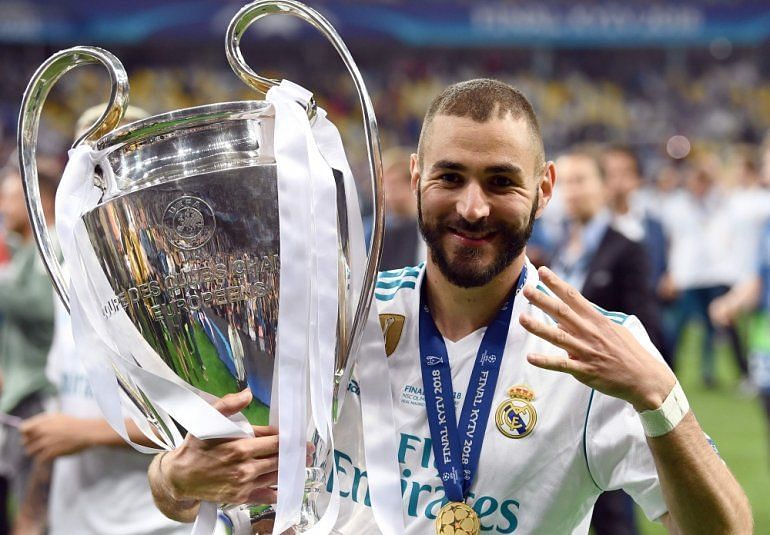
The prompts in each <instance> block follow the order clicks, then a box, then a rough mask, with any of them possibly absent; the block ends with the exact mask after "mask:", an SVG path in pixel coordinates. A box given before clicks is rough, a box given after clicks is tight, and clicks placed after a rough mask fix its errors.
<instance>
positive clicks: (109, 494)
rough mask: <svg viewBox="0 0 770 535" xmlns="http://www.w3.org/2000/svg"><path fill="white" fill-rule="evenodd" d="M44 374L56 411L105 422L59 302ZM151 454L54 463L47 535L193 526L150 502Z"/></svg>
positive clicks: (163, 534)
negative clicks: (55, 392)
mask: <svg viewBox="0 0 770 535" xmlns="http://www.w3.org/2000/svg"><path fill="white" fill-rule="evenodd" d="M46 371H47V374H48V376H49V380H50V381H51V382H52V383H53V384H54V385H56V387H57V389H58V396H57V398H58V402H59V410H60V411H61V412H62V413H64V414H68V415H70V416H74V417H77V418H103V416H102V414H101V412H100V410H99V406H98V405H97V403H96V400H95V399H94V397H93V394H92V392H91V388H90V386H89V382H88V379H87V377H86V373H85V370H84V369H83V366H82V364H81V363H80V360H79V358H78V355H77V350H76V348H75V342H74V340H73V338H72V329H71V328H70V323H69V316H68V315H67V313H66V311H65V310H64V308H63V307H62V306H61V304H58V303H57V316H56V331H55V333H54V343H53V345H52V346H51V352H50V354H49V357H48V367H47V370H46ZM150 461H152V456H151V455H144V454H142V453H139V452H137V451H135V450H133V449H131V448H129V447H104V446H100V447H94V448H89V449H87V450H84V451H82V452H80V453H77V454H74V455H67V456H64V457H59V458H58V459H56V461H55V462H54V465H53V475H52V480H51V495H50V499H49V506H48V517H49V522H48V525H49V526H50V527H49V534H50V535H59V534H60V535H71V534H73V533H78V534H81V535H104V534H106V533H109V534H110V535H145V534H153V535H182V534H185V533H190V532H191V531H192V526H191V525H189V524H188V525H185V524H180V523H178V522H174V521H172V520H169V519H168V518H166V517H165V516H163V514H162V513H161V512H160V511H158V509H157V508H156V507H155V504H154V503H153V501H152V495H151V494H150V487H149V483H148V481H147V468H148V467H149V464H150Z"/></svg>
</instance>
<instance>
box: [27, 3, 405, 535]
mask: <svg viewBox="0 0 770 535" xmlns="http://www.w3.org/2000/svg"><path fill="white" fill-rule="evenodd" d="M274 13H283V14H289V15H293V16H297V17H299V18H301V19H303V20H305V21H307V22H309V23H310V24H311V25H313V26H314V27H315V28H316V29H318V30H319V31H320V32H321V33H322V34H324V35H325V36H326V37H327V38H328V39H329V40H330V41H331V42H332V44H333V45H334V47H335V49H336V50H337V51H338V53H339V54H340V56H341V57H342V60H343V62H344V63H345V66H346V67H347V69H348V71H349V73H350V74H351V76H352V78H353V81H354V83H355V86H356V89H357V91H358V95H359V99H360V104H361V107H362V112H363V117H364V132H365V137H366V141H367V149H368V155H369V165H370V173H371V178H372V190H373V197H374V199H373V201H374V207H375V225H374V237H373V240H372V246H371V250H370V253H369V258H368V260H367V258H366V254H365V248H364V245H363V230H362V224H361V217H360V212H359V208H358V200H357V197H356V190H355V182H354V180H353V177H352V174H351V172H350V169H349V167H348V164H347V162H346V160H345V155H344V150H343V148H342V144H341V141H340V139H339V134H338V133H337V131H336V128H335V127H334V126H333V125H332V124H331V123H330V122H329V121H328V120H327V119H326V116H325V112H324V111H323V110H321V109H319V108H317V107H316V104H315V101H314V99H313V98H312V94H311V93H310V92H308V91H306V90H304V89H303V88H301V87H299V86H297V85H295V84H292V83H291V82H286V81H284V82H281V83H279V82H277V81H275V80H270V79H267V78H264V77H262V76H259V75H258V74H256V73H255V72H254V71H252V69H250V68H249V66H248V65H247V64H246V62H245V61H244V59H243V56H242V55H241V52H240V48H239V43H240V39H241V37H242V35H243V33H244V32H245V30H246V29H247V28H248V27H249V25H250V24H252V23H253V22H254V21H256V20H258V19H260V18H263V17H265V16H267V15H270V14H274ZM226 51H227V58H228V61H229V62H230V65H231V67H232V68H233V70H234V71H235V73H236V74H237V75H238V76H239V77H240V78H241V80H243V81H244V82H245V83H246V84H248V85H249V86H251V87H252V88H254V89H256V90H257V91H260V92H263V93H266V94H267V99H266V101H245V102H228V103H219V104H210V105H206V106H200V107H196V108H189V109H183V110H176V111H172V112H169V113H164V114H161V115H156V116H153V117H150V118H147V119H143V120H141V121H137V122H134V123H131V124H128V125H126V126H122V127H120V128H116V126H117V125H118V124H119V123H120V121H121V118H122V116H123V113H124V110H125V107H126V106H127V104H128V92H129V88H128V77H127V75H126V72H125V70H124V69H123V66H122V65H121V63H120V62H119V60H118V59H117V58H116V57H115V56H113V55H112V54H110V53H109V52H107V51H105V50H102V49H99V48H95V47H75V48H71V49H68V50H63V51H61V52H58V53H56V54H54V55H53V56H51V57H50V58H49V59H48V60H47V61H46V62H45V63H43V65H41V67H40V68H39V69H38V70H37V72H36V73H35V74H34V75H33V77H32V80H31V81H30V83H29V86H28V88H27V91H26V93H25V95H24V100H23V102H22V110H21V114H20V118H19V154H20V159H21V169H22V172H23V178H24V183H25V189H26V193H27V203H28V207H29V210H30V215H31V218H32V222H33V227H34V230H35V235H36V238H37V241H38V244H39V247H40V250H41V253H42V255H43V258H44V260H45V263H46V265H47V267H48V270H49V272H50V274H51V278H52V279H53V281H54V285H55V287H56V289H57V291H58V293H59V295H60V297H61V298H62V300H63V302H64V303H65V305H67V306H68V308H69V309H70V311H71V315H72V320H73V331H74V335H75V338H76V340H77V341H78V343H79V345H81V347H84V348H86V349H85V350H84V352H83V358H84V360H85V364H86V368H87V370H88V372H89V377H90V380H91V383H92V387H93V389H94V392H95V395H96V398H97V401H98V402H99V404H100V406H101V408H102V410H103V412H104V413H105V417H106V418H107V420H108V421H109V422H110V423H111V424H112V425H113V427H114V428H115V429H116V431H118V432H119V433H121V434H122V435H123V436H124V438H127V434H126V430H125V425H124V417H125V416H133V417H134V419H135V421H136V422H137V423H138V424H139V426H140V428H141V429H142V430H143V431H144V432H145V434H147V436H148V437H149V438H150V439H152V440H153V441H154V442H155V443H156V444H158V446H159V447H160V448H161V449H170V448H174V447H176V446H179V444H180V443H181V441H182V433H180V428H181V429H182V430H184V431H186V432H189V433H191V434H192V435H194V436H195V437H197V438H199V439H209V438H244V437H248V436H251V435H253V431H252V428H251V425H267V424H268V423H272V424H274V425H277V426H278V429H279V434H280V437H281V439H280V449H279V459H280V464H279V472H278V489H279V492H278V503H277V507H276V509H275V510H273V508H272V507H271V506H269V505H259V504H250V505H249V506H248V507H247V508H246V509H244V508H243V507H239V506H237V505H235V506H229V507H227V508H225V509H224V511H225V514H226V516H227V515H229V518H230V520H231V521H232V522H233V523H235V524H236V527H235V528H233V529H234V531H238V528H237V524H238V522H240V520H238V517H239V515H240V518H242V517H243V513H242V511H244V510H247V511H248V513H249V517H250V521H252V522H256V521H259V520H260V519H263V518H265V517H267V516H270V515H275V516H276V521H275V528H274V533H280V532H283V531H285V530H287V529H289V528H293V529H294V530H295V531H297V532H312V533H327V532H329V531H330V530H331V529H332V526H333V525H334V521H335V515H336V510H337V506H336V505H334V502H335V499H338V497H337V493H336V492H332V496H331V498H330V505H329V507H328V508H327V511H328V514H325V515H323V517H322V518H320V519H319V515H318V512H317V511H316V501H315V500H316V497H317V495H318V493H319V491H320V490H321V488H322V487H323V486H324V485H325V484H326V475H327V466H326V464H327V463H326V460H327V457H328V454H329V450H330V447H331V446H332V444H333V435H332V427H333V424H334V421H335V418H336V415H337V414H338V413H339V408H340V406H341V404H342V402H343V396H344V393H345V391H346V389H347V388H346V387H347V382H346V381H347V378H348V377H349V374H350V372H351V367H352V365H353V362H354V358H353V356H354V355H355V354H356V349H357V347H358V346H359V345H360V344H361V340H362V337H368V339H369V340H370V342H371V341H372V338H373V337H378V336H379V333H378V332H377V331H378V328H377V327H376V325H377V319H376V314H374V315H372V314H370V303H371V297H372V293H373V288H374V282H375V276H376V272H377V266H378V262H379V256H380V250H381V245H382V227H383V211H382V210H383V206H382V188H381V163H380V149H379V141H378V137H377V126H376V122H375V118H374V113H373V110H372V105H371V102H370V100H369V97H368V95H367V93H366V89H365V86H364V82H363V80H362V78H361V75H360V73H359V71H358V69H357V67H356V65H355V63H354V62H353V60H352V58H351V56H350V53H349V52H348V50H347V48H346V47H345V45H344V43H343V42H342V41H341V39H340V37H339V36H338V35H337V33H336V32H335V30H334V29H333V28H332V27H331V25H330V24H329V23H328V21H326V19H324V18H323V17H322V16H321V15H320V14H319V13H317V12H316V11H314V10H313V9H310V8H309V7H307V6H305V5H303V4H301V3H299V2H296V1H293V0H276V1H257V2H253V3H251V4H249V5H247V6H245V7H244V8H243V9H241V10H240V11H239V12H238V14H237V15H236V16H235V17H234V19H233V20H232V22H231V23H230V26H229V28H228V31H227V38H226ZM92 63H98V64H101V65H103V66H104V67H105V68H106V70H107V71H108V73H109V75H110V79H111V82H112V91H111V95H110V100H109V104H108V107H107V109H106V110H105V112H104V113H103V114H102V116H101V117H100V118H99V120H98V121H97V122H96V123H95V124H94V125H93V126H92V127H91V128H90V129H89V130H88V131H87V132H86V133H85V134H84V135H83V136H82V137H81V138H80V139H78V140H77V141H76V142H75V144H74V146H73V148H72V150H71V151H70V161H69V163H68V165H67V169H66V170H65V173H64V177H63V178H62V182H61V185H60V187H59V191H58V192H57V199H56V216H57V224H56V231H57V235H58V240H59V242H60V244H61V247H62V251H63V254H64V259H65V266H66V271H67V272H68V276H65V274H64V272H65V270H64V269H62V266H61V265H60V264H59V262H58V260H57V256H56V254H55V252H54V248H53V245H52V239H51V236H50V235H49V233H48V230H47V229H46V227H45V221H44V219H43V216H42V211H41V206H40V198H39V190H38V184H37V169H36V163H35V157H36V141H37V133H38V126H39V120H40V114H41V111H42V107H43V104H44V102H45V99H46V97H47V95H48V92H49V91H50V89H51V87H52V86H53V85H54V84H55V83H56V82H57V81H58V80H59V78H60V77H61V76H63V75H64V74H65V73H67V72H68V71H70V70H72V69H73V68H75V67H77V66H79V65H83V64H92ZM372 325H374V328H372ZM365 332H366V333H367V334H366V335H364V333H365ZM379 344H380V345H381V344H382V342H381V340H379ZM369 358H374V357H372V356H370V355H368V354H367V359H369ZM376 358H382V359H383V363H384V359H385V356H384V351H382V355H381V357H380V355H376ZM341 386H342V388H340V387H341ZM244 388H248V389H249V390H250V391H251V393H252V396H253V400H252V402H251V403H250V404H249V405H248V407H246V408H245V409H244V410H242V411H241V412H240V413H239V414H237V415H235V416H232V417H230V418H226V417H225V416H223V415H221V414H220V413H219V412H217V411H216V409H214V408H213V407H212V406H211V404H212V403H213V401H215V400H216V399H217V398H220V397H221V396H223V395H225V394H229V393H235V392H239V391H241V390H243V389H244ZM384 406H387V404H383V407H384ZM136 415H140V416H136ZM388 418H390V420H388ZM382 421H383V422H385V424H386V423H387V422H388V421H390V422H391V425H392V415H388V414H385V415H383V418H382ZM392 435H394V434H392ZM393 440H395V438H393ZM308 441H311V442H312V443H313V444H314V446H315V449H314V454H313V462H312V463H311V466H310V467H309V468H305V457H306V447H307V442H308ZM394 447H395V445H394ZM139 449H141V448H139ZM379 449H380V451H384V450H383V446H382V445H380V448H379ZM144 450H145V451H150V450H147V449H146V448H145V449H144ZM385 457H386V456H381V461H380V462H381V463H382V465H381V467H385V468H384V469H383V470H379V472H388V470H389V469H390V464H391V463H392V464H393V470H394V472H393V478H392V479H388V481H387V482H384V483H383V487H382V488H385V487H388V488H389V489H391V490H392V488H393V487H394V486H395V491H396V492H398V490H399V488H398V487H399V484H398V472H397V467H396V465H395V455H394V456H393V458H392V459H387V458H385ZM328 464H331V465H333V464H334V463H328ZM329 469H330V470H331V469H333V466H332V467H331V468H329ZM370 479H371V480H370V484H371V485H372V487H373V505H374V507H375V508H376V507H377V506H378V503H377V493H376V492H374V487H376V485H377V484H378V483H377V481H376V480H375V478H370ZM384 479H385V478H384ZM336 480H337V478H335V481H336ZM334 490H335V491H336V489H334ZM389 513H391V512H389ZM201 514H202V517H204V516H205V517H206V518H205V519H204V520H203V521H202V522H201V519H200V518H199V524H198V526H197V529H198V530H199V532H204V531H205V530H206V529H210V528H211V524H212V520H211V519H212V518H213V506H211V505H207V504H206V507H203V506H202V508H201ZM392 514H396V515H397V516H398V517H399V518H400V511H398V512H392ZM391 516H392V515H391ZM247 524H248V523H247ZM246 529H247V531H250V530H248V526H246Z"/></svg>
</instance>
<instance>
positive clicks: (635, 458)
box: [151, 80, 752, 535]
mask: <svg viewBox="0 0 770 535" xmlns="http://www.w3.org/2000/svg"><path fill="white" fill-rule="evenodd" d="M411 173H412V188H413V190H414V192H415V195H416V196H417V199H418V203H419V218H420V227H421V229H422V232H423V235H424V237H425V240H426V242H427V244H428V253H429V254H428V260H427V262H426V263H425V264H421V265H420V266H417V267H407V268H404V269H400V270H394V271H387V272H384V273H381V274H380V277H379V280H378V283H377V288H376V291H375V298H376V302H377V306H378V309H379V313H380V317H381V319H382V324H383V326H384V331H385V341H386V344H385V345H386V352H387V353H388V356H389V369H390V380H391V386H392V393H393V402H394V406H395V409H396V423H397V427H398V433H399V442H400V448H399V459H398V460H399V463H400V468H401V483H402V494H403V513H404V518H405V520H406V526H407V527H406V531H407V533H409V534H415V535H417V534H427V533H439V534H444V533H474V534H477V533H480V532H481V531H482V530H483V531H485V532H488V533H548V534H551V533H553V534H562V533H565V534H566V533H587V531H588V523H589V520H590V517H591V510H592V507H593V504H594V502H595V500H596V498H597V496H598V495H599V494H600V493H601V492H602V491H603V490H607V489H617V488H623V489H625V490H626V491H627V492H628V493H629V494H631V496H633V497H634V499H635V500H636V501H637V503H639V504H640V506H641V507H642V509H643V510H644V512H645V514H646V515H647V516H648V517H649V518H652V519H660V520H661V521H662V522H663V523H664V524H665V525H666V526H667V527H668V528H669V530H670V531H671V532H673V533H680V532H681V533H695V532H697V533H719V534H723V533H750V532H751V529H752V528H751V526H752V519H751V512H750V509H749V505H748V502H747V500H746V497H745V495H744V494H743V491H742V490H741V488H740V486H739V485H738V484H737V482H736V481H735V479H734V478H733V476H732V475H731V474H730V472H729V470H728V469H727V467H726V466H725V464H724V463H723V462H722V461H721V460H720V458H719V457H718V455H717V454H716V453H715V451H714V450H713V449H712V447H711V446H710V445H709V443H708V441H707V440H706V438H705V436H704V434H703V431H702V430H701V429H700V427H699V426H698V423H697V422H696V420H695V417H694V416H693V415H692V413H691V412H690V411H689V407H688V405H687V401H686V398H685V397H684V394H683V393H682V391H681V388H680V387H679V385H678V382H677V380H676V377H675V376H674V374H673V373H672V372H671V371H670V370H669V368H668V367H667V366H666V365H665V364H664V363H663V361H662V360H661V358H660V356H659V354H658V352H657V351H656V350H655V348H654V347H653V346H652V344H650V342H649V339H648V338H647V336H646V334H645V332H644V329H643V327H642V326H641V324H640V323H639V321H638V320H637V319H636V318H634V317H629V316H626V315H624V314H622V313H620V312H606V311H603V310H601V309H597V308H596V307H594V306H593V305H592V304H591V303H589V302H588V301H587V300H585V299H584V298H583V297H582V296H581V295H580V294H579V293H578V292H577V291H575V290H574V289H573V288H572V287H570V286H568V285H567V284H565V283H564V282H562V281H561V280H559V279H558V278H557V277H555V276H554V275H553V274H552V273H551V272H549V271H548V270H541V271H539V272H538V271H537V270H536V269H535V268H534V267H533V266H532V264H531V263H529V262H528V260H527V258H526V255H525V246H526V243H527V240H528V238H529V235H530V233H531V230H532V224H533V221H534V219H535V218H537V217H539V216H540V214H541V213H542V211H543V209H544V208H545V207H546V205H547V204H548V201H549V199H550V197H551V194H552V191H553V187H554V183H555V181H556V175H555V171H554V166H553V164H552V163H550V162H546V160H545V157H544V150H543V143H542V140H541V138H540V131H539V127H538V124H537V119H536V117H535V115H534V112H533V110H532V107H531V105H530V104H529V102H528V101H527V100H526V98H525V97H524V96H523V95H522V94H521V93H520V92H518V91H517V90H515V89H514V88H512V87H510V86H508V85H506V84H503V83H501V82H497V81H494V80H472V81H469V82H464V83H460V84H456V85H453V86H451V87H449V88H448V89H446V90H445V91H444V92H443V93H442V94H441V95H439V96H438V97H437V98H436V99H435V100H434V102H433V104H432V105H431V107H430V109H429V111H428V113H427V115H426V118H425V122H424V124H423V130H422V135H421V138H420V143H419V147H418V153H417V154H416V155H413V156H412V161H411ZM359 366H366V355H361V357H360V359H359ZM349 390H350V393H351V395H349V396H348V399H347V401H346V403H345V406H344V409H343V414H342V416H341V419H340V422H339V423H338V425H337V427H336V431H335V441H336V444H337V450H336V451H335V453H334V459H333V460H334V462H335V464H336V466H337V468H338V474H339V476H338V477H339V478H340V480H339V482H338V484H339V489H340V492H341V496H342V497H343V499H344V500H343V512H342V515H341V518H340V521H339V523H338V530H339V532H340V533H344V534H360V533H367V534H369V533H377V532H378V531H377V528H376V525H375V524H374V520H373V517H372V514H371V510H370V503H369V493H368V485H367V479H366V477H367V476H366V464H365V459H364V456H363V451H362V448H361V444H360V440H359V438H358V437H360V433H361V431H360V422H361V418H362V417H366V415H365V414H361V406H360V402H359V398H358V396H357V393H358V392H359V386H358V384H357V383H355V381H354V382H352V383H351V387H350V388H349ZM645 435H646V436H645ZM252 440H253V439H252ZM220 446H223V445H222V444H218V445H213V446H210V447H209V449H208V451H207V452H204V453H203V454H202V455H200V457H198V458H197V459H199V460H200V462H201V463H203V462H206V463H210V462H211V459H212V457H213V455H212V450H215V449H216V448H217V447H220ZM224 446H227V444H226V443H225V444H224ZM243 451H245V449H244V450H243ZM251 455H252V456H253V457H258V456H259V454H258V452H252V454H251ZM231 460H232V456H230V457H228V462H230V461H231ZM166 461H168V462H166ZM166 461H164V465H163V469H164V470H163V472H162V473H161V472H160V470H156V471H155V472H151V479H152V480H153V481H154V483H155V484H156V487H157V488H158V489H159V496H160V499H161V500H167V499H168V498H169V491H168V489H171V490H173V491H174V492H173V496H172V497H173V498H176V499H177V500H184V499H188V500H189V499H197V498H200V497H202V496H203V497H211V496H215V497H216V498H217V501H223V502H227V501H229V500H228V497H229V496H230V494H228V493H227V492H220V493H217V490H216V489H219V488H222V487H223V486H224V485H223V484H222V483H223V481H222V480H220V479H218V478H217V477H214V476H213V475H212V476H210V477H209V479H208V480H206V481H202V479H204V477H203V474H202V473H201V472H200V471H199V472H198V474H199V476H198V477H197V478H194V479H195V480H194V481H193V480H192V479H190V477H189V475H190V473H191V469H190V467H191V466H194V465H195V463H196V462H197V461H196V457H194V456H192V453H191V450H189V449H188V450H187V451H186V452H183V454H177V453H169V454H168V455H167V457H166ZM211 473H212V474H213V473H214V472H211ZM254 478H255V481H256V482H255V483H254V484H253V485H252V486H253V487H258V486H259V484H260V483H259V482H260V481H263V480H260V479H259V474H256V473H255V474H254ZM332 483H333V482H332V481H331V480H330V481H329V484H328V486H327V488H328V489H331V488H332ZM262 484H264V483H262ZM191 488H195V491H191V490H189V489H191ZM163 489H166V490H163ZM228 492H229V491H228ZM233 492H234V491H233ZM241 492H242V493H241V496H242V495H243V491H241ZM230 501H231V500H230ZM188 503H189V502H188Z"/></svg>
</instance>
